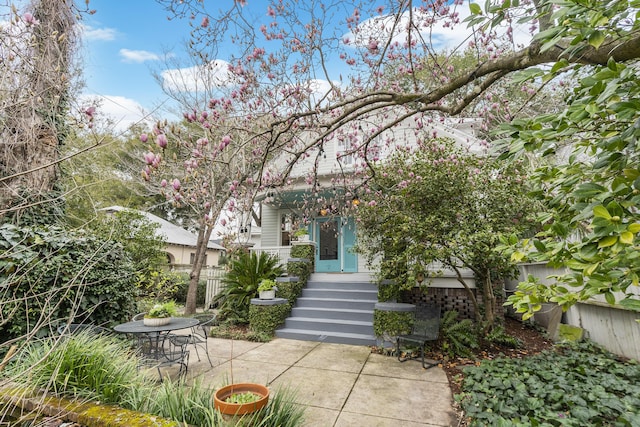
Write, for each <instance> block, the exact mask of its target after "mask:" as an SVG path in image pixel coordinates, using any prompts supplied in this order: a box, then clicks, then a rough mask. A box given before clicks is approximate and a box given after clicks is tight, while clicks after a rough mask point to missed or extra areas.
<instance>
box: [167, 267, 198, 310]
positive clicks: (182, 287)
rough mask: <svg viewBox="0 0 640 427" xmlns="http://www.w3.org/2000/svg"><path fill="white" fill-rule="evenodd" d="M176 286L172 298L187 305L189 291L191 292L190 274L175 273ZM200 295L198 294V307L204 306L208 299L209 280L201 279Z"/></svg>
mask: <svg viewBox="0 0 640 427" xmlns="http://www.w3.org/2000/svg"><path fill="white" fill-rule="evenodd" d="M173 278H174V279H173V280H174V282H173V283H174V286H173V291H172V293H171V295H170V298H171V299H173V300H175V301H176V302H179V303H181V304H185V303H186V302H187V291H188V290H189V273H173ZM197 292H198V293H197V294H196V305H198V306H204V303H205V298H206V297H207V280H206V279H200V281H199V282H198V291H197Z"/></svg>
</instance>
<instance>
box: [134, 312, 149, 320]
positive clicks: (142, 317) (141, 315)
mask: <svg viewBox="0 0 640 427" xmlns="http://www.w3.org/2000/svg"><path fill="white" fill-rule="evenodd" d="M145 314H147V312H146V311H144V312H142V313H138V314H136V315H135V316H133V317H132V318H131V321H133V322H135V321H136V320H142V319H144V315H145Z"/></svg>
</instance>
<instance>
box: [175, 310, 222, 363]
mask: <svg viewBox="0 0 640 427" xmlns="http://www.w3.org/2000/svg"><path fill="white" fill-rule="evenodd" d="M193 317H194V318H196V319H198V324H197V325H196V326H194V327H192V328H191V334H189V335H175V334H174V335H172V336H171V340H172V341H173V342H174V344H176V345H192V346H194V349H195V350H196V356H197V357H198V362H199V361H200V353H199V352H198V347H201V348H203V349H204V352H205V354H206V355H207V360H209V365H210V366H211V367H212V368H213V363H212V362H211V357H210V356H209V346H208V344H207V343H208V338H209V335H210V333H211V326H212V325H213V324H214V323H215V321H216V315H215V314H196V315H195V316H193Z"/></svg>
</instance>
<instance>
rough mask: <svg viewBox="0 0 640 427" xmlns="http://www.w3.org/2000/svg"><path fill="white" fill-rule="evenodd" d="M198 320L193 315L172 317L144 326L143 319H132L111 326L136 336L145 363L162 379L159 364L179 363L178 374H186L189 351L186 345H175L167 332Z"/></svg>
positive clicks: (189, 325) (193, 324) (194, 323)
mask: <svg viewBox="0 0 640 427" xmlns="http://www.w3.org/2000/svg"><path fill="white" fill-rule="evenodd" d="M199 322H200V321H199V320H198V319H196V318H194V317H172V318H171V321H170V322H169V323H167V324H166V325H161V326H146V325H145V324H144V320H133V321H131V322H127V323H122V324H120V325H116V326H114V327H113V330H114V331H116V332H120V333H123V334H133V335H135V336H136V337H137V342H138V343H137V345H138V350H139V352H140V355H141V356H142V359H143V360H144V361H145V363H146V364H148V365H151V366H155V367H156V368H157V369H158V375H159V377H160V381H162V372H161V371H160V367H161V366H167V365H173V364H179V365H180V373H179V375H182V374H186V372H187V363H188V360H189V352H188V351H187V350H186V345H175V344H174V343H173V341H172V340H171V337H172V334H170V333H169V332H171V331H176V330H178V329H187V328H191V327H193V326H196V325H197V324H198V323H199Z"/></svg>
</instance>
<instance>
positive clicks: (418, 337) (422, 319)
mask: <svg viewBox="0 0 640 427" xmlns="http://www.w3.org/2000/svg"><path fill="white" fill-rule="evenodd" d="M439 331H440V306H438V305H435V304H429V305H423V306H418V307H417V308H416V312H415V320H414V323H413V328H412V329H411V333H409V334H406V335H399V336H398V337H397V338H396V354H397V355H398V360H399V361H400V362H405V361H407V360H409V359H416V358H418V357H420V358H421V359H422V367H423V368H425V369H429V368H432V367H434V366H436V365H437V364H438V362H435V363H428V362H425V360H424V347H425V346H426V345H427V343H428V342H430V341H436V340H437V339H438V333H439ZM402 344H410V345H414V346H418V347H419V348H420V355H419V356H412V355H409V356H406V355H405V356H402V353H401V352H400V346H401V345H402Z"/></svg>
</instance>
